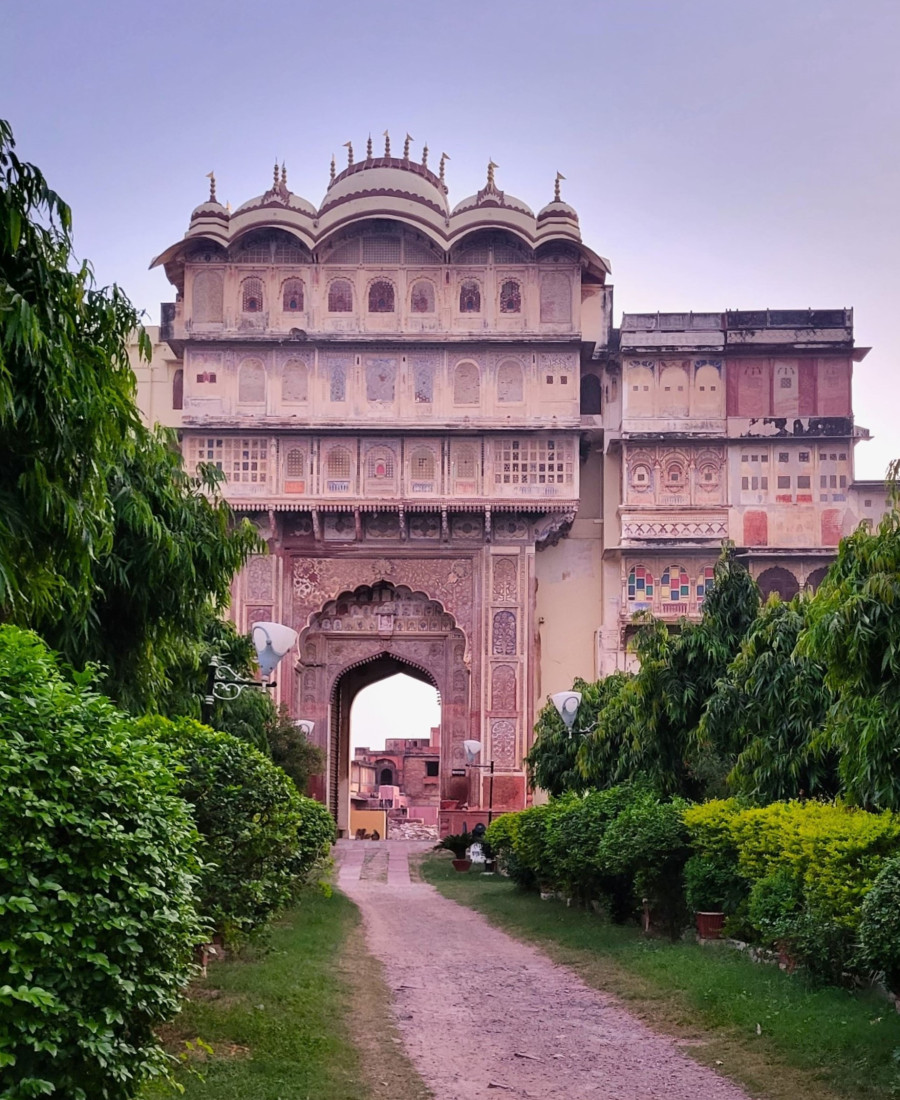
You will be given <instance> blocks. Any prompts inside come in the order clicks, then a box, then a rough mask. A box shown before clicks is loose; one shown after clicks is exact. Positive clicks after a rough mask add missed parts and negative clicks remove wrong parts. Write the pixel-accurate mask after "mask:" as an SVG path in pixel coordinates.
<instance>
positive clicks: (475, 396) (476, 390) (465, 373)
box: [453, 363, 481, 405]
mask: <svg viewBox="0 0 900 1100" xmlns="http://www.w3.org/2000/svg"><path fill="white" fill-rule="evenodd" d="M480 399H481V375H480V372H479V370H478V366H477V364H475V363H457V364H456V368H455V369H454V371H453V403H454V405H477V404H478V402H479V400H480Z"/></svg>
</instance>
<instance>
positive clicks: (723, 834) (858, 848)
mask: <svg viewBox="0 0 900 1100" xmlns="http://www.w3.org/2000/svg"><path fill="white" fill-rule="evenodd" d="M487 839H488V841H489V842H490V843H491V845H492V846H493V848H494V850H495V852H496V853H497V855H498V858H499V859H500V861H501V865H502V866H504V867H505V868H506V869H507V870H508V872H509V873H510V874H511V876H512V877H513V878H514V879H515V881H517V882H518V883H519V884H521V885H522V886H526V887H528V886H533V885H539V886H540V888H541V889H542V890H543V891H545V892H548V891H552V892H556V893H560V894H562V895H564V896H566V897H568V898H575V899H577V900H579V901H581V902H582V903H589V902H600V903H601V904H602V905H603V906H604V907H605V908H606V910H607V911H608V912H609V914H610V915H611V916H612V917H613V919H615V920H623V919H627V917H629V916H633V915H636V914H637V912H638V910H639V909H640V906H641V904H642V902H643V901H644V899H646V900H647V901H648V902H649V904H650V906H651V909H652V911H653V915H654V922H655V923H656V924H658V925H659V924H662V925H664V926H666V927H667V928H668V929H669V931H670V932H672V934H673V935H674V934H676V933H677V932H678V931H679V930H680V928H682V927H684V925H685V924H686V923H687V920H686V917H687V913H688V904H690V909H691V910H697V909H721V910H723V911H725V912H726V913H728V914H731V916H730V917H729V923H728V926H727V927H729V929H730V930H731V932H732V933H736V934H738V935H740V936H741V937H742V938H748V939H751V940H753V941H754V942H757V943H759V944H763V945H766V946H773V945H777V946H778V947H779V949H780V950H782V951H784V952H786V953H788V954H790V955H791V957H792V958H793V959H794V960H795V961H796V962H799V963H801V964H803V965H804V966H805V967H806V968H807V970H808V971H809V972H810V973H811V974H813V975H815V976H818V977H820V978H824V979H826V980H829V981H836V982H839V981H842V980H843V979H844V978H845V977H846V976H847V975H848V974H852V973H856V974H860V975H864V974H867V973H871V971H873V970H874V971H881V972H884V973H885V975H886V980H887V981H888V984H889V985H891V988H894V987H895V985H900V947H897V946H896V945H897V944H898V943H900V919H898V918H896V917H895V915H894V914H895V913H896V911H897V905H896V903H897V902H898V901H900V858H898V859H895V860H891V857H894V856H900V815H898V814H894V813H891V812H889V811H885V812H882V813H868V812H866V811H864V810H860V809H856V808H851V807H847V806H844V805H842V804H840V803H824V802H812V801H807V802H774V803H772V804H771V805H769V806H765V807H762V808H759V807H750V808H747V807H743V806H741V804H740V803H739V802H738V801H737V800H736V799H723V800H714V801H710V802H705V803H702V804H697V805H689V804H687V803H685V802H684V801H682V800H680V799H671V800H666V799H661V798H659V797H658V796H657V795H655V794H654V793H653V792H651V791H649V790H647V789H646V788H642V787H639V786H619V787H611V788H609V789H608V790H604V791H592V792H588V793H586V794H584V795H575V794H568V795H565V796H563V797H562V798H559V799H555V800H551V801H550V802H549V803H547V804H546V805H543V806H537V807H533V808H532V809H529V810H524V811H522V812H520V813H517V814H504V815H503V816H502V817H500V818H498V820H497V821H495V822H494V823H493V824H492V825H491V828H490V829H489V830H488V835H487ZM876 881H877V883H878V888H877V889H873V886H874V884H875V883H876ZM892 906H893V908H892ZM861 921H862V925H861Z"/></svg>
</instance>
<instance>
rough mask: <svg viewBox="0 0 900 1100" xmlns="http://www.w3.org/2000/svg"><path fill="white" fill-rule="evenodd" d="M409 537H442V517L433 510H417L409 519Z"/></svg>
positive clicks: (433, 538)
mask: <svg viewBox="0 0 900 1100" xmlns="http://www.w3.org/2000/svg"><path fill="white" fill-rule="evenodd" d="M409 537H410V539H411V540H415V539H429V540H431V541H435V542H436V541H438V540H439V539H440V537H441V517H440V516H439V515H436V514H435V513H433V512H417V513H415V514H414V515H413V516H412V517H411V518H410V521H409Z"/></svg>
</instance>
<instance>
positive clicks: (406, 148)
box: [403, 134, 412, 160]
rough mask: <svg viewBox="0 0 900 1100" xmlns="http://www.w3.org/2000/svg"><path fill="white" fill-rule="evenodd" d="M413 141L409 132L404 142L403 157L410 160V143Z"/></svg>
mask: <svg viewBox="0 0 900 1100" xmlns="http://www.w3.org/2000/svg"><path fill="white" fill-rule="evenodd" d="M411 141H412V137H411V136H410V135H409V134H407V135H406V141H404V142H403V159H404V160H409V143H410V142H411Z"/></svg>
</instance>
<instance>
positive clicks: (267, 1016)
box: [142, 892, 430, 1100]
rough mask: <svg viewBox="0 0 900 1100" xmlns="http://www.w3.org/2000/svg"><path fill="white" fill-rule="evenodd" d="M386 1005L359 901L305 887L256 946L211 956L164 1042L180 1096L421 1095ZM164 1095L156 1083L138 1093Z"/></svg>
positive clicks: (269, 1099) (326, 1099)
mask: <svg viewBox="0 0 900 1100" xmlns="http://www.w3.org/2000/svg"><path fill="white" fill-rule="evenodd" d="M389 1001H390V998H389V993H388V990H387V988H386V986H385V984H384V981H383V978H382V975H381V969H380V965H379V963H378V962H377V960H375V959H374V958H372V957H371V956H370V955H369V954H368V952H367V951H366V948H365V943H364V941H363V936H362V930H361V922H360V917H359V912H358V910H357V909H356V906H355V905H354V904H353V903H352V902H351V901H350V900H349V899H348V898H346V897H344V895H343V894H340V893H337V892H335V893H334V895H333V896H332V897H330V898H326V897H324V896H322V895H321V894H315V893H310V894H308V895H306V896H305V897H304V898H303V901H302V903H301V904H300V905H298V906H297V907H296V908H295V909H293V910H291V911H290V912H289V913H287V914H286V915H285V916H284V917H283V919H282V920H281V921H280V922H279V923H278V924H277V925H276V926H275V927H274V929H273V931H272V935H271V938H270V942H269V944H268V945H267V947H266V948H265V949H259V950H250V951H247V952H245V953H242V954H241V955H239V956H237V957H233V958H230V959H229V960H227V961H225V962H221V963H213V964H212V965H211V966H210V968H209V976H208V978H206V979H205V980H203V981H198V982H196V983H195V984H194V985H193V986H192V987H191V990H190V996H189V1000H188V1002H187V1004H186V1005H185V1007H184V1009H183V1011H182V1012H181V1014H180V1015H179V1016H178V1017H177V1019H176V1020H175V1021H174V1023H173V1024H171V1025H169V1026H168V1027H167V1028H166V1029H165V1032H164V1035H163V1038H164V1041H165V1044H166V1046H167V1048H168V1049H169V1050H170V1051H171V1052H172V1053H174V1054H176V1055H186V1059H185V1069H184V1070H182V1071H181V1072H180V1073H179V1075H178V1079H179V1083H180V1084H181V1085H182V1086H183V1087H184V1096H185V1097H186V1098H187V1100H350V1098H353V1100H387V1098H388V1097H397V1096H403V1097H404V1098H406V1097H409V1098H410V1100H427V1097H428V1096H429V1095H430V1094H429V1092H428V1091H427V1089H426V1088H425V1086H424V1085H423V1084H422V1082H421V1080H420V1078H419V1077H418V1076H417V1075H416V1073H415V1071H414V1070H413V1069H412V1067H411V1065H410V1064H409V1062H408V1061H407V1060H406V1058H405V1056H404V1055H403V1053H402V1048H401V1047H400V1044H399V1039H398V1038H397V1037H396V1033H395V1032H394V1031H393V1025H392V1024H391V1023H390V1020H391V1016H390V1005H389ZM376 1038H377V1042H376V1041H375V1039H376ZM197 1039H200V1040H202V1044H203V1045H202V1046H199V1045H198V1044H197V1042H196V1040H197ZM187 1044H192V1048H189V1047H188V1045H187ZM376 1048H377V1049H376ZM173 1096H174V1093H173V1092H172V1091H170V1090H169V1089H168V1088H165V1087H163V1086H159V1085H156V1086H152V1087H150V1088H147V1089H146V1090H145V1092H144V1093H143V1094H142V1100H163V1098H166V1100H171V1098H172V1097H173Z"/></svg>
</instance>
